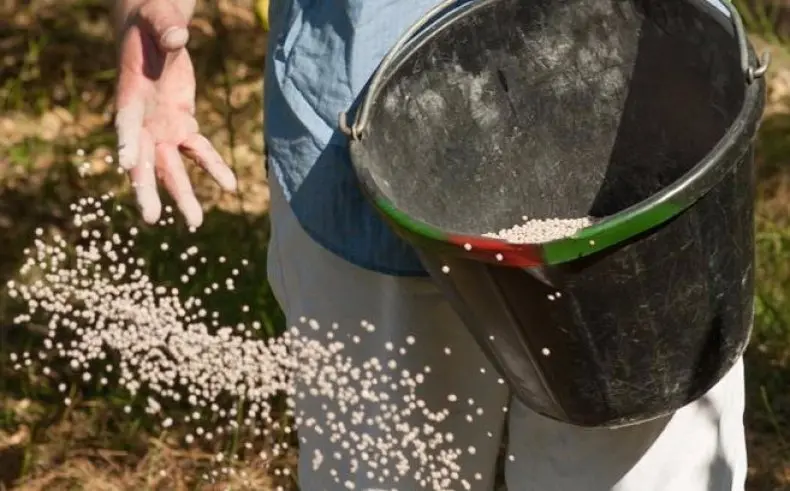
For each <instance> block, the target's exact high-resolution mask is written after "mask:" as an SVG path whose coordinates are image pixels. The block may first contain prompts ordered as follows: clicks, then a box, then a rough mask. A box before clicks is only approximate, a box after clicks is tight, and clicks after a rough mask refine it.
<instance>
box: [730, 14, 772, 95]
mask: <svg viewBox="0 0 790 491" xmlns="http://www.w3.org/2000/svg"><path fill="white" fill-rule="evenodd" d="M721 3H722V4H723V5H724V7H725V8H726V9H727V10H728V11H729V13H730V19H731V20H732V24H733V27H734V28H735V38H736V40H737V41H738V50H739V51H740V53H741V68H742V69H743V73H744V75H745V76H746V83H748V84H750V85H751V84H752V83H754V82H755V81H756V80H757V79H760V78H762V77H763V76H764V75H765V73H766V72H767V71H768V67H769V65H770V64H771V52H770V51H768V50H766V51H763V54H762V55H761V56H760V59H759V64H758V65H756V66H754V65H752V64H751V62H750V61H749V44H748V38H747V37H746V29H745V28H744V26H743V20H742V19H741V15H740V14H739V13H738V9H736V8H735V5H734V3H733V2H732V0H721Z"/></svg>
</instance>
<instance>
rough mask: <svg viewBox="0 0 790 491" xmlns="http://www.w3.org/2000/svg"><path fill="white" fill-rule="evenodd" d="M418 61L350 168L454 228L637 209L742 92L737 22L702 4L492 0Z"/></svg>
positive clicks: (393, 86) (697, 151)
mask: <svg viewBox="0 0 790 491" xmlns="http://www.w3.org/2000/svg"><path fill="white" fill-rule="evenodd" d="M725 1H726V0H725ZM413 50H414V51H413V52H412V53H411V54H410V55H409V56H407V57H406V58H405V61H404V62H403V63H402V64H401V65H400V66H399V67H398V68H397V69H396V70H395V71H394V72H393V73H392V75H391V76H390V77H389V78H388V80H387V81H386V83H385V85H384V86H383V88H382V90H381V92H380V93H379V96H378V98H377V100H376V103H375V106H374V107H373V109H372V112H371V115H370V120H369V124H368V127H367V130H366V134H365V138H364V139H363V140H362V141H361V142H359V143H357V144H355V146H356V147H357V148H354V149H353V150H352V151H353V152H354V160H355V165H357V166H358V170H361V171H362V172H361V173H362V175H364V176H365V179H366V180H367V181H368V182H367V183H366V185H368V186H370V185H371V184H373V185H374V186H375V187H376V188H377V192H378V193H381V194H382V195H383V196H384V197H385V198H386V199H388V200H389V201H390V202H391V203H392V204H393V205H394V206H395V207H396V208H397V209H399V211H401V212H403V213H406V214H407V215H409V216H411V217H412V218H415V219H418V220H420V221H423V222H425V223H428V224H430V225H432V226H434V227H437V228H439V229H442V230H445V231H448V232H454V233H463V234H473V235H480V234H483V233H487V232H493V231H497V230H500V229H502V228H507V227H510V226H512V225H515V224H516V223H520V222H521V221H522V216H525V215H526V216H528V217H529V218H579V217H584V216H594V217H604V216H607V215H611V214H614V213H616V212H618V211H621V210H623V209H625V208H627V207H629V206H632V205H634V204H636V203H639V202H640V201H643V200H645V199H647V198H649V197H651V196H652V195H654V194H655V193H657V192H659V191H661V190H662V189H664V188H666V187H667V186H669V185H671V184H672V183H674V182H676V181H678V180H679V179H681V178H682V177H683V175H684V174H685V173H687V172H688V171H689V170H691V169H692V168H693V167H694V166H695V165H697V164H698V163H699V162H700V160H701V159H702V158H703V157H704V156H705V155H706V154H707V153H708V152H710V151H711V150H712V148H713V147H714V146H715V145H716V144H717V143H718V142H719V141H720V140H721V139H722V137H723V136H724V135H725V132H726V131H727V130H728V128H729V127H730V125H731V124H732V123H733V121H734V120H735V119H736V117H737V116H738V113H739V111H740V109H741V106H742V103H743V99H744V96H745V91H744V86H745V84H744V75H743V72H742V69H741V65H740V58H739V51H738V45H737V42H736V39H735V36H734V31H733V28H732V25H731V21H730V20H729V18H728V17H727V16H725V15H724V14H722V13H721V12H720V11H718V10H717V9H716V8H715V7H712V6H710V5H708V4H707V3H706V2H704V1H701V2H694V1H681V0H677V1H672V2H669V1H666V0H630V1H624V0H565V1H557V0H531V1H528V2H526V1H523V0H501V1H489V2H486V3H484V4H483V5H481V6H479V7H475V8H473V9H472V10H471V11H470V12H468V13H466V14H464V15H463V17H461V18H460V19H458V20H457V21H456V22H453V23H450V24H448V25H446V26H444V27H442V28H440V29H437V30H436V32H434V33H432V34H430V35H428V37H427V38H426V39H425V40H424V41H423V42H420V43H417V45H416V47H414V48H413Z"/></svg>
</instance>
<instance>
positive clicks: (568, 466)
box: [269, 179, 746, 491]
mask: <svg viewBox="0 0 790 491" xmlns="http://www.w3.org/2000/svg"><path fill="white" fill-rule="evenodd" d="M272 181H275V180H274V179H272ZM271 186H272V190H271V224H272V237H271V243H270V248H269V279H270V282H271V285H272V288H273V290H274V292H275V295H276V297H277V299H278V301H279V302H280V304H281V305H282V307H283V309H284V311H285V314H286V319H287V322H288V323H289V325H294V324H298V323H299V322H300V321H299V319H300V318H301V317H307V318H310V319H315V320H316V321H318V322H319V324H320V325H321V326H330V325H331V324H332V323H338V324H339V326H340V333H341V334H342V332H343V329H348V330H354V333H357V332H359V331H358V330H359V326H360V322H361V321H362V320H366V321H368V322H370V323H372V324H374V325H375V326H376V330H375V332H374V333H372V334H367V335H366V336H365V337H364V340H363V341H362V342H361V343H359V344H354V343H346V345H347V350H350V351H351V353H350V354H351V356H354V357H361V358H364V359H369V358H371V357H379V358H380V359H382V360H385V359H388V352H387V351H386V350H385V344H386V343H387V342H393V343H394V344H395V345H396V346H401V345H405V344H406V343H405V341H406V338H407V337H408V336H415V337H416V338H417V339H418V341H417V342H416V343H415V344H414V345H413V346H409V353H408V357H406V358H405V359H403V360H402V361H401V362H400V366H401V368H405V369H409V370H412V371H414V370H419V369H421V368H423V367H425V366H430V367H431V369H432V370H431V375H430V377H429V378H428V379H426V381H425V383H424V384H423V386H422V389H424V391H423V393H422V395H423V396H424V397H423V398H424V399H426V402H427V404H428V405H429V406H431V405H433V407H432V409H442V408H444V407H446V406H447V396H448V394H456V395H457V397H458V399H459V400H462V401H463V400H466V399H467V398H473V399H474V400H475V401H476V406H479V407H480V408H482V409H483V416H482V418H481V417H477V418H476V420H475V423H474V424H469V423H468V422H467V420H466V419H465V414H462V413H461V412H459V413H456V414H452V415H451V416H450V417H449V418H448V419H447V420H446V421H444V422H443V423H442V424H443V425H446V426H445V427H444V430H445V431H451V432H453V433H454V434H455V435H456V438H455V441H454V442H453V445H454V446H457V447H458V448H462V449H466V448H467V447H470V446H473V447H475V449H476V452H475V453H474V455H473V456H472V455H469V454H466V455H465V457H464V458H462V459H461V460H459V463H460V464H461V468H462V473H464V475H466V476H468V480H469V481H470V482H471V484H472V487H471V489H473V490H475V491H477V490H480V491H491V490H492V489H493V486H494V484H493V483H494V477H495V476H494V472H495V468H496V460H497V455H498V452H499V449H500V444H501V438H502V436H503V435H502V432H503V425H504V423H505V416H507V417H508V421H507V422H508V436H507V440H508V450H507V453H508V454H509V455H510V456H512V457H509V458H508V459H507V460H506V461H505V462H506V468H505V469H506V474H505V475H506V482H507V488H508V490H509V491H610V490H611V491H741V490H743V489H744V481H745V479H746V448H745V438H744V428H743V411H744V372H743V363H742V361H741V362H739V363H738V364H737V365H736V366H735V367H734V368H733V369H732V370H731V372H730V373H729V374H728V375H727V376H726V377H725V378H724V379H723V380H722V381H721V382H720V383H719V384H718V385H717V386H716V387H714V388H713V389H712V390H711V391H710V392H709V393H708V394H707V395H705V396H704V397H703V398H701V399H700V400H698V401H697V402H695V403H693V404H690V405H688V406H687V407H685V408H683V409H681V410H680V411H678V412H676V413H675V414H674V415H672V416H671V417H666V418H662V419H660V420H655V421H652V422H649V423H645V424H641V425H636V426H631V427H626V428H622V429H617V430H607V429H585V428H579V427H574V426H570V425H567V424H563V423H559V422H556V421H553V420H549V419H547V418H545V417H542V416H540V415H538V414H536V413H535V412H533V411H531V410H529V409H527V408H526V407H524V406H523V405H522V404H520V403H518V402H516V401H513V402H510V400H509V396H508V391H507V390H506V388H505V386H504V385H501V384H498V383H497V381H496V377H497V376H496V375H495V373H494V371H493V369H492V368H491V366H490V364H489V363H488V362H487V360H486V358H485V357H484V355H483V354H482V353H481V351H480V350H479V349H478V347H477V345H476V344H475V342H474V341H473V339H472V337H471V335H469V334H467V331H466V328H465V327H464V325H463V324H462V322H461V320H460V319H459V318H458V317H457V315H456V313H455V312H454V311H453V310H452V308H451V307H450V305H449V304H448V303H447V302H446V301H445V299H444V298H443V296H442V294H441V293H440V292H439V291H438V289H437V288H436V286H435V285H434V284H433V283H432V281H430V280H429V279H425V278H401V277H393V276H388V275H383V274H378V273H375V272H371V271H368V270H365V269H362V268H359V267H356V266H354V265H352V264H350V263H348V262H346V261H344V260H342V259H340V258H339V257H337V256H336V255H334V254H332V253H330V252H328V251H326V250H325V249H323V248H322V247H320V246H319V245H318V244H316V243H315V242H314V241H313V240H311V239H310V237H309V236H308V235H307V234H306V233H305V231H304V230H303V229H302V228H301V227H300V225H299V224H298V222H297V220H296V218H295V217H294V215H293V213H292V211H291V209H290V207H289V205H288V204H287V203H286V202H285V200H284V197H283V194H282V190H281V189H280V188H279V187H278V185H277V184H276V183H272V184H271ZM306 331H309V330H306ZM447 347H449V348H450V349H451V353H452V355H451V356H448V355H447V354H446V353H445V348H447ZM481 368H483V369H485V372H486V373H485V374H483V373H481ZM299 404H300V406H298V407H297V409H298V410H299V411H301V412H303V413H304V414H306V416H307V417H314V418H316V420H318V421H322V420H324V419H326V410H325V409H323V408H322V407H321V406H322V404H321V402H320V401H318V400H315V399H310V398H309V397H308V398H307V399H304V400H301V401H299ZM508 404H509V405H510V406H509V411H508V412H507V414H506V413H505V412H504V411H503V410H502V408H503V407H507V406H508ZM340 419H341V420H342V415H340ZM376 431H378V430H375V429H373V428H371V432H373V433H375V432H376ZM305 432H306V433H307V434H306V435H305V436H304V438H305V439H306V442H303V443H302V445H301V452H300V454H301V457H300V462H299V483H300V487H301V489H302V490H303V491H325V490H326V491H335V490H341V489H346V488H345V487H344V486H343V485H342V484H338V483H336V481H335V480H334V479H333V477H332V476H330V474H329V472H330V469H331V468H332V466H333V465H334V466H335V468H336V469H337V470H338V471H339V472H342V469H344V468H345V469H348V468H349V467H348V466H347V465H345V466H344V465H343V463H342V462H340V463H338V462H327V463H326V464H322V465H321V466H320V467H319V468H318V470H314V466H313V463H312V459H313V457H312V456H313V454H314V451H315V450H320V451H321V453H322V454H323V455H324V456H326V460H327V461H331V460H332V458H331V456H332V455H333V453H334V451H335V450H340V449H339V448H336V447H335V446H336V445H340V443H339V442H338V443H335V444H333V443H331V442H330V441H329V438H328V436H327V435H326V434H325V435H323V436H319V435H317V434H315V433H312V432H310V431H309V430H305ZM300 437H301V435H300ZM475 474H478V475H477V476H476V477H477V479H474V478H473V477H472V476H474V475H475ZM342 479H343V480H345V479H351V480H352V481H354V483H355V489H356V490H360V489H362V490H369V489H387V490H390V489H397V490H398V491H412V490H415V491H416V490H418V489H425V488H422V487H420V486H419V484H418V483H417V482H407V481H404V480H400V481H399V482H397V483H394V482H389V483H386V482H385V483H380V482H379V481H378V480H375V481H373V482H370V481H369V480H366V476H365V473H364V472H361V473H357V474H353V473H352V474H348V473H346V475H345V476H344V477H343V478H342ZM459 489H461V488H460V487H459Z"/></svg>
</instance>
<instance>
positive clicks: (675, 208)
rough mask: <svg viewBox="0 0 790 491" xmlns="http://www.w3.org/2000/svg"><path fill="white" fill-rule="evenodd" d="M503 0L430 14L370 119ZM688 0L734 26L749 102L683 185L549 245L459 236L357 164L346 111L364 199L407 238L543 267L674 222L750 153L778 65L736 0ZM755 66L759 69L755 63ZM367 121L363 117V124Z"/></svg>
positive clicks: (383, 72) (354, 133)
mask: <svg viewBox="0 0 790 491" xmlns="http://www.w3.org/2000/svg"><path fill="white" fill-rule="evenodd" d="M499 1H502V0H479V1H477V2H475V1H474V0H473V1H471V2H466V3H463V2H458V1H457V0H448V1H445V2H443V3H442V4H440V5H439V6H437V7H436V8H435V9H433V10H432V11H431V12H429V13H428V14H426V17H434V18H438V19H439V20H438V22H437V23H436V24H433V25H428V26H427V28H426V24H427V22H426V19H425V18H424V19H423V20H422V21H418V22H417V23H415V24H414V25H413V26H412V27H411V28H410V29H409V30H408V31H407V33H406V34H405V35H404V38H403V39H401V41H399V43H398V44H397V45H396V47H395V48H393V51H392V52H391V53H390V54H389V55H388V57H387V59H385V60H384V61H383V62H382V65H380V67H379V72H377V73H376V74H375V75H374V78H373V82H374V83H371V84H370V85H368V86H367V87H366V89H365V92H366V93H365V94H363V98H365V99H366V100H365V102H366V103H367V104H363V107H362V108H361V109H362V110H363V115H362V116H363V119H364V118H366V117H367V112H368V111H369V110H370V109H371V108H372V107H374V106H375V105H376V103H377V102H378V101H377V99H378V89H380V88H381V87H383V86H384V85H386V83H387V82H388V81H389V80H390V79H391V78H392V76H393V75H394V73H395V72H396V71H397V70H398V68H400V66H401V65H402V63H404V62H405V61H406V60H407V59H408V58H409V56H410V55H412V54H413V53H415V52H416V51H417V50H418V49H419V48H420V47H421V46H422V45H424V44H425V43H427V42H428V41H430V40H431V39H433V38H434V37H435V36H437V35H438V34H439V33H441V31H442V30H443V29H444V28H446V27H448V26H449V25H451V24H452V22H453V21H455V20H458V19H460V18H462V17H465V16H467V15H471V14H472V13H473V12H474V11H475V10H478V9H479V8H481V7H483V6H485V5H488V4H491V3H495V2H499ZM686 1H687V2H688V3H692V4H695V5H696V6H697V7H698V8H701V7H702V5H700V4H705V6H706V7H708V9H711V10H713V12H709V15H712V16H718V17H719V20H723V21H725V22H726V23H727V24H729V27H730V29H732V31H733V32H732V34H733V37H734V38H735V39H736V41H737V42H738V43H739V45H740V46H739V47H740V48H741V49H742V51H743V50H744V49H745V51H746V56H747V59H745V60H744V59H743V58H742V66H743V67H744V71H745V73H744V79H743V82H744V86H745V87H744V98H743V102H742V104H741V108H740V111H739V112H738V114H737V116H736V117H735V118H734V119H733V122H732V123H731V124H730V126H729V128H728V129H727V130H726V131H725V132H724V134H723V135H722V136H721V138H720V139H719V140H718V141H717V143H716V144H715V145H714V146H713V147H712V148H711V149H710V150H709V151H708V153H707V154H706V155H705V156H704V157H703V158H702V159H700V161H699V162H697V163H696V164H695V165H694V166H693V167H692V168H691V169H689V170H688V171H687V172H685V173H684V174H683V175H681V176H680V177H679V178H678V179H676V180H675V182H673V183H672V184H670V185H668V186H666V187H665V188H664V189H662V190H661V191H659V192H658V193H655V194H654V195H652V196H650V197H648V198H646V199H644V200H642V201H640V202H638V203H636V204H634V205H631V206H629V207H627V208H624V209H622V210H620V211H618V212H617V213H614V214H611V215H608V216H605V217H602V218H600V219H594V222H593V224H592V225H589V226H587V227H585V228H583V229H581V230H579V231H577V232H576V233H575V234H574V235H571V236H568V237H564V238H560V239H555V240H551V241H546V242H541V243H514V242H508V241H506V240H503V239H499V238H494V237H486V236H482V235H476V234H469V233H459V232H454V231H452V230H446V229H442V228H439V227H436V226H434V225H431V224H429V223H427V222H425V221H423V220H420V219H417V218H415V217H413V216H411V215H409V214H407V213H405V212H403V211H401V210H400V209H399V208H398V207H397V206H396V205H395V204H394V203H393V202H392V201H391V200H390V199H388V198H387V197H386V195H385V194H384V192H383V190H382V189H381V188H380V187H379V186H378V185H377V184H376V182H375V180H374V179H373V178H372V176H370V175H369V171H368V170H367V169H366V168H364V167H363V166H361V165H359V164H358V162H357V159H356V158H354V154H355V149H356V148H357V147H358V146H359V145H361V144H362V141H363V138H362V131H358V127H356V126H355V127H352V128H348V127H347V126H346V124H345V119H346V117H345V114H341V117H340V126H341V130H343V131H344V132H345V133H346V134H347V135H348V136H349V137H350V142H349V146H350V149H351V154H352V164H353V167H354V169H355V171H356V173H357V175H358V177H359V178H360V181H361V183H362V188H363V192H364V194H366V195H367V196H368V198H369V199H370V200H371V201H372V202H373V204H374V205H375V207H376V208H377V209H378V210H379V212H380V213H382V214H383V215H384V216H385V218H386V219H387V220H389V221H391V222H393V223H394V224H395V225H396V227H398V228H400V229H401V231H402V233H405V234H406V235H408V236H410V237H412V238H416V239H418V240H419V241H421V242H424V241H426V240H427V241H429V242H433V243H434V244H436V243H439V244H441V243H444V244H446V245H448V246H449V247H448V248H446V249H448V250H449V251H456V253H457V254H460V255H472V256H474V257H475V258H476V259H478V260H482V261H485V262H491V263H497V264H500V265H507V266H515V267H538V266H544V265H557V264H562V263H567V262H571V261H574V260H577V259H579V258H582V257H585V256H589V255H592V254H595V253H599V252H602V251H605V250H607V249H609V248H611V247H613V246H615V245H617V244H619V243H622V242H625V241H627V240H629V239H631V238H633V237H635V236H637V235H639V234H642V233H644V232H647V231H649V230H651V229H653V228H656V227H658V226H660V225H661V224H663V223H665V222H667V221H669V220H671V219H672V218H674V217H675V216H677V215H679V214H681V213H682V212H684V211H685V210H687V209H688V208H689V207H691V206H692V205H693V204H694V203H695V202H697V201H698V200H699V199H701V198H702V197H704V196H705V194H706V193H707V192H708V191H709V190H710V189H711V188H712V187H713V186H715V184H717V183H718V182H719V181H720V180H721V179H722V178H723V177H724V176H725V175H726V174H727V173H728V172H730V171H731V169H732V167H733V166H734V165H735V164H736V163H737V162H738V161H739V160H740V158H741V157H742V156H743V155H744V154H745V153H746V152H747V151H748V149H749V147H750V145H751V141H752V134H753V130H755V129H756V127H757V125H758V124H759V120H760V119H761V117H760V116H761V114H762V111H763V108H764V97H765V90H766V88H765V81H764V80H763V75H764V73H765V71H766V69H767V65H768V63H769V61H770V58H769V57H768V53H765V54H764V55H763V56H762V59H761V60H757V57H756V54H755V52H754V49H753V47H752V45H751V44H750V43H749V42H748V40H747V39H746V38H745V34H744V32H743V24H742V21H741V18H740V16H739V14H738V12H737V10H736V8H735V7H734V6H733V5H732V4H731V3H730V2H729V0H721V3H722V4H724V5H723V6H724V7H725V8H726V9H727V11H728V12H727V13H726V14H725V13H724V12H722V11H721V10H720V9H718V8H716V6H715V5H714V4H712V3H710V2H709V1H708V0H686ZM448 6H455V7H456V9H455V10H454V11H452V12H449V13H448V12H447V11H446V9H447V8H448ZM727 14H729V15H727ZM722 18H723V19H722ZM727 21H728V22H727ZM437 24H438V25H437ZM722 27H725V26H724V25H723V26H722ZM742 55H743V52H742ZM755 61H757V64H754V62H755ZM385 62H388V63H385ZM371 92H375V93H371ZM371 96H373V97H371ZM371 99H372V100H371ZM359 119H360V118H359V116H358V117H357V122H359ZM721 161H725V162H728V163H729V165H720V162H721Z"/></svg>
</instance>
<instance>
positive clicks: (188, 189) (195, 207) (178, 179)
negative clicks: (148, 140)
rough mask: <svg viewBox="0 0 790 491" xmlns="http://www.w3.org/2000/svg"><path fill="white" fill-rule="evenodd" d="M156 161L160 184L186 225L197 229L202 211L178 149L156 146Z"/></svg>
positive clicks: (163, 145)
mask: <svg viewBox="0 0 790 491" xmlns="http://www.w3.org/2000/svg"><path fill="white" fill-rule="evenodd" d="M156 159H157V169H158V170H159V173H160V177H161V179H162V182H163V183H164V185H165V188H166V189H167V191H168V192H169V193H170V196H172V197H173V199H174V200H175V202H176V205H177V206H178V209H179V210H181V214H182V215H184V218H185V219H186V221H187V225H189V226H190V227H199V226H200V225H201V224H202V223H203V209H202V208H201V207H200V203H198V200H197V198H196V197H195V192H194V190H193V189H192V183H191V182H190V181H189V175H187V171H186V169H185V168H184V162H183V161H182V160H181V155H180V154H179V153H178V149H177V148H176V147H175V146H172V145H167V144H159V145H157V146H156Z"/></svg>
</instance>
